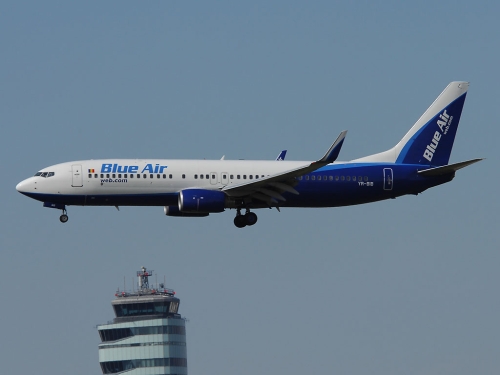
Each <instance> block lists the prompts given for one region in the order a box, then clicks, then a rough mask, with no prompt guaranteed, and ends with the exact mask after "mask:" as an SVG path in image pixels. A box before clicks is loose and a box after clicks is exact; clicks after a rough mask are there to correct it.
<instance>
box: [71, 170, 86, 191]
mask: <svg viewBox="0 0 500 375" xmlns="http://www.w3.org/2000/svg"><path fill="white" fill-rule="evenodd" d="M71 175H72V181H71V186H73V187H82V186H83V173H82V166H81V165H79V164H74V165H72V166H71Z"/></svg>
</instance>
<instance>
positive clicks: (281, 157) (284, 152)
mask: <svg viewBox="0 0 500 375" xmlns="http://www.w3.org/2000/svg"><path fill="white" fill-rule="evenodd" d="M285 155H286V150H283V151H281V152H280V154H279V155H278V157H277V158H276V161H283V160H285Z"/></svg>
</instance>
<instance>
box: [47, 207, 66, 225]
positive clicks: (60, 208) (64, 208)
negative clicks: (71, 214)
mask: <svg viewBox="0 0 500 375" xmlns="http://www.w3.org/2000/svg"><path fill="white" fill-rule="evenodd" d="M43 207H48V208H55V209H58V210H62V215H61V216H59V221H60V222H61V223H65V222H67V221H68V211H66V206H65V205H64V204H61V203H52V202H43Z"/></svg>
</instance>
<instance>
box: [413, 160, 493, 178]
mask: <svg viewBox="0 0 500 375" xmlns="http://www.w3.org/2000/svg"><path fill="white" fill-rule="evenodd" d="M481 160H483V159H472V160H467V161H462V162H460V163H455V164H450V165H444V166H442V167H437V168H430V169H424V170H423V171H418V174H420V175H422V176H442V175H445V174H449V173H454V172H456V171H458V170H459V169H462V168H465V167H467V166H469V165H471V164H474V163H477V162H478V161H481Z"/></svg>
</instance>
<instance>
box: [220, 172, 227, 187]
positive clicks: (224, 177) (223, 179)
mask: <svg viewBox="0 0 500 375" xmlns="http://www.w3.org/2000/svg"><path fill="white" fill-rule="evenodd" d="M220 177H221V182H222V185H227V184H229V174H228V173H227V172H222V173H221V176H220Z"/></svg>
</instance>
